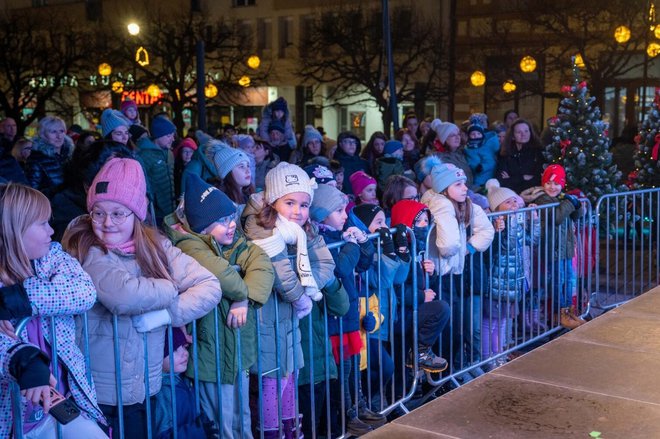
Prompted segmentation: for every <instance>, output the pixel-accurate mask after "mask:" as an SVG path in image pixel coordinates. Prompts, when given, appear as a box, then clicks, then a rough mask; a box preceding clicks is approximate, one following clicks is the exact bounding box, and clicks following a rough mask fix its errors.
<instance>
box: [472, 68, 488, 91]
mask: <svg viewBox="0 0 660 439" xmlns="http://www.w3.org/2000/svg"><path fill="white" fill-rule="evenodd" d="M470 82H471V83H472V85H474V86H475V87H481V86H482V85H484V84H485V83H486V75H485V74H484V72H482V71H481V70H476V71H475V72H474V73H472V75H470Z"/></svg>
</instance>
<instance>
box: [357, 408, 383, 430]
mask: <svg viewBox="0 0 660 439" xmlns="http://www.w3.org/2000/svg"><path fill="white" fill-rule="evenodd" d="M357 417H358V418H359V419H360V421H362V422H364V423H365V424H369V425H370V426H371V428H378V427H382V426H383V425H385V424H387V418H386V417H385V416H383V415H381V414H380V413H376V412H372V411H371V410H369V408H368V407H363V408H361V409H359V410H358V415H357Z"/></svg>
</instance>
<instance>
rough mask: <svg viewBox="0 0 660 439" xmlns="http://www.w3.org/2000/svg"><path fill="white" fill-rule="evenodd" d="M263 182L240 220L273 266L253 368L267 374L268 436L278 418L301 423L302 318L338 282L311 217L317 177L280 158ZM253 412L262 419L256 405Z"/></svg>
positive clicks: (287, 424) (293, 427)
mask: <svg viewBox="0 0 660 439" xmlns="http://www.w3.org/2000/svg"><path fill="white" fill-rule="evenodd" d="M265 182H266V185H265V191H264V192H260V193H257V194H253V195H252V196H251V197H250V199H249V201H248V203H247V205H246V207H245V210H244V211H243V215H242V217H241V223H242V228H243V230H244V231H245V236H246V237H248V238H249V239H250V240H252V241H253V242H254V243H255V244H256V245H258V246H259V247H261V248H262V249H263V250H264V251H265V252H266V254H267V255H268V256H269V257H270V260H271V262H272V264H273V268H274V269H275V283H274V287H273V292H274V293H276V294H271V297H270V298H269V299H268V301H267V302H266V304H265V305H264V306H263V308H262V310H261V321H260V322H259V328H258V331H259V334H260V337H261V352H259V356H260V362H259V363H258V364H257V365H256V366H253V367H252V369H251V372H253V373H258V372H260V373H262V374H264V375H265V376H264V377H263V426H260V428H261V429H263V433H264V436H265V437H269V438H274V437H277V435H278V431H279V428H280V421H282V428H284V430H285V431H288V432H289V433H291V432H295V431H297V430H298V427H299V422H298V419H299V416H298V413H297V412H296V401H295V387H296V376H297V373H298V369H300V368H301V367H302V366H303V354H302V347H301V343H300V330H299V325H298V319H301V318H303V317H305V316H306V315H308V314H309V313H310V312H311V311H312V307H313V303H312V301H318V300H321V299H322V298H323V294H322V293H321V291H322V290H323V289H324V288H333V287H334V286H335V285H336V284H335V277H334V272H333V271H334V268H335V266H334V265H335V264H334V262H333V260H332V256H331V255H330V252H329V251H328V249H327V247H326V246H325V242H324V241H323V238H322V237H320V236H319V235H318V232H317V231H316V229H315V227H314V226H313V225H312V224H311V223H310V222H309V206H310V205H311V203H312V199H313V197H314V189H315V187H316V182H315V181H314V179H311V180H310V178H309V176H308V175H307V174H306V173H305V171H303V170H302V169H301V168H299V167H298V166H295V165H291V164H289V163H286V162H282V163H280V164H279V165H277V166H276V167H275V168H273V169H272V170H271V171H270V172H268V174H266V181H265ZM289 256H292V257H293V261H292V260H290V259H289ZM276 328H277V330H276ZM278 352H279V357H278V356H277V353H278ZM259 366H260V368H259ZM278 378H280V383H279V385H278V383H277V380H278ZM258 379H262V378H261V377H258ZM278 389H280V393H279V394H278ZM278 406H279V407H278ZM280 409H281V414H282V417H281V419H280V417H279V412H280ZM252 416H253V417H254V418H253V419H259V413H257V410H253V412H252ZM253 424H254V425H256V422H254V421H253ZM294 434H295V433H294Z"/></svg>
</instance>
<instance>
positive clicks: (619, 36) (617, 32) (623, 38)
mask: <svg viewBox="0 0 660 439" xmlns="http://www.w3.org/2000/svg"><path fill="white" fill-rule="evenodd" d="M614 39H615V40H616V42H617V43H619V44H623V43H627V42H628V40H630V29H629V28H628V27H627V26H619V27H617V28H616V29H614Z"/></svg>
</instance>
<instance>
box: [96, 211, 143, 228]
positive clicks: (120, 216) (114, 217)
mask: <svg viewBox="0 0 660 439" xmlns="http://www.w3.org/2000/svg"><path fill="white" fill-rule="evenodd" d="M108 215H110V220H111V221H112V223H113V224H114V225H116V226H118V225H120V224H124V223H125V222H126V218H128V217H129V216H131V215H133V212H112V213H106V212H103V211H102V210H93V211H91V212H90V213H89V216H90V217H91V218H92V222H93V223H94V224H103V223H105V218H106V217H107V216H108Z"/></svg>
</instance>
